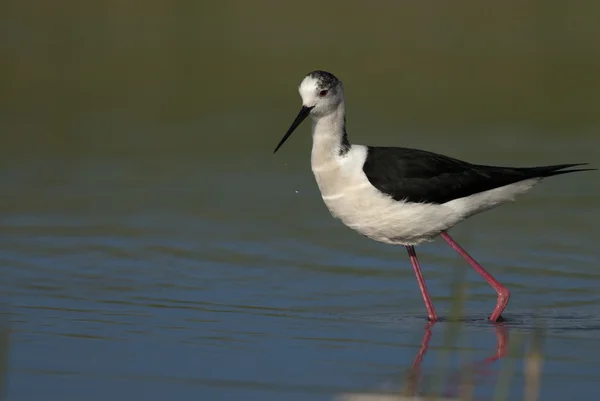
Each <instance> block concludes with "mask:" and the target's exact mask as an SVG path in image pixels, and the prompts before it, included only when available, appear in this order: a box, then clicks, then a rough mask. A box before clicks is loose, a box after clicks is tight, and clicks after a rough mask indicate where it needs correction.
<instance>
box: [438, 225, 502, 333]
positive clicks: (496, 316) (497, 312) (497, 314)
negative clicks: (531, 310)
mask: <svg viewBox="0 0 600 401" xmlns="http://www.w3.org/2000/svg"><path fill="white" fill-rule="evenodd" d="M440 236H441V237H442V238H443V239H444V240H445V241H446V242H447V243H448V244H449V245H450V246H451V247H452V248H453V249H454V250H455V251H456V252H457V253H458V254H459V255H460V256H462V257H463V258H464V259H465V260H466V261H467V262H469V264H470V265H471V267H473V269H475V271H476V272H477V273H479V275H481V277H483V278H484V280H485V281H487V282H488V284H489V285H491V286H492V288H493V289H494V290H495V291H496V293H497V294H498V300H497V302H496V307H495V308H494V312H492V315H491V316H490V320H491V321H493V322H498V321H500V322H501V321H502V320H504V319H503V318H502V312H503V311H504V309H506V305H508V300H509V299H510V291H508V289H507V288H506V287H505V286H503V285H502V284H500V282H499V281H498V280H496V279H495V278H494V277H493V276H492V275H491V274H490V273H488V272H487V271H486V270H485V269H484V268H483V267H482V266H481V265H480V264H479V263H477V261H476V260H475V259H473V258H472V257H471V255H469V254H468V253H467V251H465V250H464V249H463V248H462V247H461V246H460V245H458V244H457V243H456V241H454V240H453V239H452V238H451V237H450V235H448V233H447V232H445V231H442V232H441V233H440Z"/></svg>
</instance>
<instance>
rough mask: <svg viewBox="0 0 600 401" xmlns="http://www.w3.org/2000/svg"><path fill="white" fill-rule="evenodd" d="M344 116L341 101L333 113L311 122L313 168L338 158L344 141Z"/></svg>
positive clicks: (344, 106)
mask: <svg viewBox="0 0 600 401" xmlns="http://www.w3.org/2000/svg"><path fill="white" fill-rule="evenodd" d="M345 116H346V105H345V104H344V102H343V101H342V102H340V104H339V105H338V107H337V109H336V110H335V111H334V112H332V113H330V114H328V115H326V116H323V117H319V118H317V119H314V120H313V125H312V137H313V147H312V157H311V158H312V164H313V166H315V164H322V163H326V162H327V161H329V160H331V159H332V158H335V157H339V156H340V153H341V151H342V149H343V147H344V146H345V145H344V141H346V138H345V132H344V129H345V127H344V125H345V121H344V120H345Z"/></svg>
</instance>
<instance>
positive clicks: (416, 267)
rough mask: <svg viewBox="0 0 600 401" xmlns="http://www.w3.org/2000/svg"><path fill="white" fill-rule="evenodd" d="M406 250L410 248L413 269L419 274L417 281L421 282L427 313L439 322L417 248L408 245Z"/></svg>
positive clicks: (431, 318) (431, 319) (409, 253)
mask: <svg viewBox="0 0 600 401" xmlns="http://www.w3.org/2000/svg"><path fill="white" fill-rule="evenodd" d="M406 250H408V256H409V258H410V262H411V263H412V266H413V270H414V271H415V275H416V276H417V282H418V283H419V288H420V289H421V295H423V301H425V307H426V308H427V315H428V317H429V320H430V321H432V322H437V320H438V318H437V315H436V314H435V309H433V303H432V302H431V298H430V297H429V292H428V291H427V285H426V284H425V279H424V278H423V273H421V267H420V266H419V261H418V260H417V254H416V252H415V248H414V247H413V246H407V247H406Z"/></svg>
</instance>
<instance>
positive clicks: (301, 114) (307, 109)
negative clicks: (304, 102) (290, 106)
mask: <svg viewBox="0 0 600 401" xmlns="http://www.w3.org/2000/svg"><path fill="white" fill-rule="evenodd" d="M313 107H314V106H313ZM313 107H307V106H302V108H301V109H300V112H299V113H298V116H296V119H295V120H294V122H293V123H292V125H290V129H288V131H287V132H286V133H285V135H284V136H283V138H281V141H279V145H277V147H276V148H275V150H274V151H273V154H275V152H277V150H278V149H279V148H280V147H281V145H283V143H284V142H285V141H287V139H288V138H289V137H290V135H292V132H294V130H295V129H296V128H297V127H298V126H299V125H300V123H301V122H302V121H304V119H305V118H306V117H308V114H309V113H310V111H311V110H312V109H313Z"/></svg>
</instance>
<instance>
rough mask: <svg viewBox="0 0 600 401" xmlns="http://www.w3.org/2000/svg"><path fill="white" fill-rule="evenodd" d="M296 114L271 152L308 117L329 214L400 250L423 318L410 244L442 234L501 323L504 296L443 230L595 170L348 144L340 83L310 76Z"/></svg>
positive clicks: (304, 82)
mask: <svg viewBox="0 0 600 401" xmlns="http://www.w3.org/2000/svg"><path fill="white" fill-rule="evenodd" d="M299 92H300V96H301V97H302V108H301V109H300V112H299V113H298V116H297V117H296V119H295V120H294V122H293V123H292V125H291V126H290V128H289V130H288V131H287V133H286V134H285V135H284V136H283V138H282V139H281V141H280V142H279V144H278V145H277V147H276V148H275V151H274V152H273V153H275V152H277V150H278V149H279V148H280V147H281V145H283V143H284V142H285V141H286V140H287V139H288V138H289V136H290V135H291V134H292V132H293V131H294V130H295V129H296V127H298V125H300V123H301V122H302V121H303V120H304V119H305V118H306V117H308V116H310V117H311V118H312V122H313V125H312V136H313V146H312V155H311V166H312V171H313V173H314V175H315V179H316V181H317V184H318V186H319V189H320V191H321V195H322V197H323V201H324V202H325V204H326V205H327V207H328V208H329V211H330V212H331V214H332V215H333V216H334V217H336V218H338V219H340V220H341V221H342V222H343V223H344V224H345V225H347V226H348V227H350V228H352V229H354V230H356V231H358V232H359V233H361V234H363V235H365V236H366V237H368V238H371V239H374V240H376V241H380V242H384V243H388V244H399V245H404V246H406V249H407V250H408V255H409V258H410V261H411V263H412V266H413V269H414V271H415V274H416V276H417V281H418V283H419V287H420V289H421V293H422V295H423V300H424V301H425V306H426V308H427V313H428V315H429V320H431V321H436V320H437V315H436V313H435V309H434V307H433V304H432V302H431V298H430V296H429V292H428V291H427V286H426V284H425V280H424V278H423V274H422V273H421V268H420V266H419V261H418V259H417V255H416V253H415V249H414V246H415V245H417V244H420V243H422V242H424V241H430V240H432V239H433V238H434V237H436V236H437V235H440V236H441V237H442V238H443V239H444V240H445V241H446V242H447V243H448V244H449V245H450V246H451V247H452V248H453V249H454V250H455V251H456V252H458V254H459V255H461V256H462V257H463V258H464V259H465V260H466V261H467V262H469V264H470V265H471V266H472V267H473V268H474V269H475V270H476V271H477V273H479V274H480V275H481V276H482V277H483V278H484V279H485V280H486V281H487V282H488V283H489V284H490V285H491V286H492V288H494V290H495V291H496V293H497V294H498V300H497V303H496V307H495V308H494V311H493V312H492V314H491V316H490V320H492V321H499V320H501V319H502V312H503V311H504V309H505V308H506V305H507V304H508V300H509V297H510V293H509V291H508V289H506V287H504V286H503V285H502V284H500V282H498V280H496V279H495V278H494V277H492V275H491V274H489V273H488V272H487V271H486V270H485V269H484V268H483V267H482V266H481V265H480V264H479V263H477V262H476V261H475V259H473V258H472V257H471V256H470V255H469V254H468V253H467V252H466V251H465V250H464V249H463V248H462V247H461V246H460V245H458V244H457V243H456V242H455V241H454V240H453V239H452V238H451V237H450V235H448V233H447V230H448V229H450V228H451V227H453V226H455V225H456V224H458V223H460V222H461V221H463V220H465V219H466V218H468V217H470V216H473V215H474V214H477V213H480V212H483V211H485V210H489V209H491V208H493V207H496V206H498V205H501V204H503V203H505V202H508V201H512V200H514V199H515V197H516V196H517V195H522V194H524V193H525V192H527V191H529V190H530V189H531V188H532V187H533V186H534V185H536V184H537V183H538V182H540V181H541V180H542V179H543V178H546V177H550V176H554V175H559V174H566V173H573V172H576V171H587V170H594V169H570V170H568V169H569V168H571V167H575V166H581V165H585V164H586V163H577V164H559V165H553V166H541V167H497V166H485V165H477V164H471V163H467V162H465V161H461V160H457V159H454V158H451V157H448V156H443V155H440V154H436V153H432V152H427V151H423V150H417V149H407V148H400V147H379V146H364V145H352V144H350V142H349V141H348V137H347V135H346V106H345V99H344V87H343V85H342V82H341V81H340V80H339V79H338V78H336V77H335V76H334V75H333V74H331V73H329V72H327V71H313V72H311V73H310V74H308V75H307V76H306V77H304V79H303V80H302V83H301V84H300V87H299Z"/></svg>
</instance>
